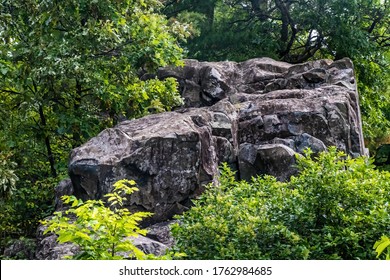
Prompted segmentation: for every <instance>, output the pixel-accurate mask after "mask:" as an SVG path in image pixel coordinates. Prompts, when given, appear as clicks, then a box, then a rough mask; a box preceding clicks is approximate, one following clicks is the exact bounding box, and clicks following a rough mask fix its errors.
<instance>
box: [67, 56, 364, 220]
mask: <svg viewBox="0 0 390 280" xmlns="http://www.w3.org/2000/svg"><path fill="white" fill-rule="evenodd" d="M157 77H159V78H160V79H164V78H167V77H175V78H176V79H177V80H178V82H179V84H180V90H181V94H182V96H183V98H184V101H185V105H184V106H183V107H182V108H178V109H177V110H175V111H174V112H166V113H162V114H156V115H151V116H147V117H144V118H141V119H137V120H129V121H124V122H122V123H120V124H119V125H117V126H115V127H113V128H109V129H106V130H104V131H103V132H101V133H100V134H99V135H98V136H96V137H94V138H92V139H91V140H90V141H88V142H87V143H85V144H84V145H82V146H81V147H78V148H76V149H74V150H73V151H72V153H71V156H70V162H69V175H70V178H71V181H72V184H71V185H72V186H73V188H74V194H75V195H76V196H78V197H80V198H83V199H97V198H101V197H102V196H103V195H104V194H106V193H107V192H110V191H111V189H112V185H113V183H114V182H115V181H117V180H120V179H124V178H127V179H133V180H135V181H136V182H137V183H138V185H139V188H140V191H139V192H136V193H135V194H132V195H131V197H129V199H128V200H127V204H126V205H125V206H126V207H128V208H133V209H136V210H143V211H150V212H153V213H154V216H153V220H151V221H150V222H157V221H164V220H167V219H169V218H171V217H172V216H173V215H174V214H177V213H181V212H182V211H184V210H186V209H187V208H188V207H190V206H191V199H192V198H194V197H196V196H198V195H199V194H200V193H201V192H202V191H203V190H204V185H205V184H207V183H209V182H213V181H214V180H216V177H217V175H218V166H219V165H220V164H221V163H222V162H227V163H228V164H229V165H230V166H231V167H232V168H234V169H236V170H237V171H238V172H237V174H238V176H239V177H240V178H244V179H250V178H251V177H252V176H256V175H261V174H271V175H274V176H276V177H277V178H278V179H279V180H288V178H289V177H290V176H291V175H293V174H295V173H296V169H295V166H294V165H295V156H296V154H300V153H302V152H303V151H304V149H306V148H311V149H312V150H313V151H314V152H315V153H318V152H321V151H324V150H326V149H327V147H328V146H336V147H338V148H339V149H340V150H343V151H345V152H346V153H348V154H349V155H351V156H354V157H355V156H358V155H363V154H366V151H365V148H364V143H363V136H362V128H361V120H360V111H359V101H358V100H359V99H358V93H357V89H356V82H355V78H354V72H353V65H352V63H351V61H350V60H349V59H343V60H339V61H330V60H319V61H313V62H308V63H304V64H299V65H291V64H288V63H284V62H278V61H274V60H272V59H269V58H261V59H252V60H248V61H245V62H241V63H236V62H227V61H225V62H199V61H196V60H187V61H186V64H185V66H184V67H181V68H172V67H171V68H163V69H160V70H159V71H158V73H157ZM144 78H147V77H146V76H145V77H144Z"/></svg>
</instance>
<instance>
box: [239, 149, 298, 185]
mask: <svg viewBox="0 0 390 280" xmlns="http://www.w3.org/2000/svg"><path fill="white" fill-rule="evenodd" d="M295 155H296V153H295V152H294V151H293V150H292V149H291V148H289V147H287V146H285V145H283V144H265V145H253V144H249V143H245V144H242V145H241V146H240V152H239V157H238V165H239V170H240V176H241V178H242V179H245V180H247V181H250V180H251V178H252V177H256V176H258V175H266V174H268V175H272V176H274V177H276V178H277V179H278V180H280V181H286V180H287V179H288V178H290V177H291V176H292V175H294V174H296V172H297V170H296V168H295V163H296V157H295Z"/></svg>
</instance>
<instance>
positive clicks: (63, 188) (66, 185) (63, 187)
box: [54, 178, 74, 211]
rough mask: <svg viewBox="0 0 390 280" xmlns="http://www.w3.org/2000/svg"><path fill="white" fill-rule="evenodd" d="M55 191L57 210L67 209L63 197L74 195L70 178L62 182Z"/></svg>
mask: <svg viewBox="0 0 390 280" xmlns="http://www.w3.org/2000/svg"><path fill="white" fill-rule="evenodd" d="M54 191H55V201H54V206H55V209H56V211H61V210H63V209H64V208H65V207H66V205H64V203H63V201H62V199H61V197H62V196H64V195H73V192H74V189H73V185H72V181H71V180H70V179H69V178H67V179H64V180H62V181H61V182H60V183H59V184H58V185H57V186H56V187H55V189H54Z"/></svg>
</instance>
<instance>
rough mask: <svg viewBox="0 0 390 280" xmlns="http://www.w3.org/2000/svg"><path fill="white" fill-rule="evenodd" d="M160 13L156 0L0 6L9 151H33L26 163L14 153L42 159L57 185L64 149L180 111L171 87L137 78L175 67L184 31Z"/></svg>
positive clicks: (0, 71) (0, 81)
mask: <svg viewBox="0 0 390 280" xmlns="http://www.w3.org/2000/svg"><path fill="white" fill-rule="evenodd" d="M160 6H161V3H160V2H159V1H157V0H137V1H130V0H126V1H113V0H102V1H91V0H82V1H80V0H65V1H49V0H44V1H38V0H26V1H25V0H23V1H22V0H17V1H15V0H12V1H11V0H4V1H1V3H0V34H1V38H2V39H1V40H0V93H1V95H2V96H1V97H2V98H1V101H0V111H1V112H4V114H5V116H7V117H9V118H5V119H3V120H1V121H0V124H1V128H2V129H1V130H4V131H5V135H11V137H12V139H10V140H9V141H6V143H7V144H8V148H10V149H15V150H17V151H21V150H25V147H26V146H27V147H31V146H32V149H31V150H28V153H29V157H28V159H26V158H25V157H23V156H22V155H23V153H20V154H18V155H15V156H17V157H18V164H20V165H21V166H23V165H24V164H26V163H25V162H24V160H27V161H28V163H27V165H30V166H31V165H32V164H30V163H31V159H32V158H35V159H39V160H41V161H43V163H44V164H43V165H42V167H45V168H42V170H44V171H48V173H49V175H52V176H54V177H55V176H56V175H57V174H58V169H59V168H61V167H63V165H64V163H66V156H67V153H68V151H69V149H70V148H72V147H75V146H78V145H80V144H81V143H82V142H83V141H85V139H87V138H89V137H91V136H92V135H95V134H96V133H97V132H98V131H99V130H101V129H102V128H103V127H106V126H107V125H112V124H115V123H116V122H117V121H118V119H119V118H123V117H125V118H134V117H139V116H142V115H145V114H147V113H149V111H150V110H151V109H153V110H158V111H166V110H170V109H171V108H172V107H173V106H177V105H180V104H181V102H182V101H181V98H180V97H179V95H178V92H177V84H176V81H175V80H173V79H166V80H163V81H160V80H157V79H151V80H149V81H147V82H145V81H141V80H140V78H139V76H140V74H142V73H144V72H145V71H147V72H153V71H154V70H156V69H157V68H158V67H161V66H166V65H169V64H172V65H181V64H182V62H181V60H180V59H181V55H182V49H181V48H180V46H179V45H178V41H179V40H181V39H184V38H185V36H186V34H187V31H186V27H185V26H183V25H180V24H178V23H177V22H176V21H173V22H168V21H167V20H166V19H165V17H164V16H162V15H161V14H158V10H159V8H160ZM8 120H9V121H8ZM1 136H2V135H0V138H1ZM30 143H33V144H34V145H29V144H30ZM58 165H60V166H58ZM47 167H49V168H47Z"/></svg>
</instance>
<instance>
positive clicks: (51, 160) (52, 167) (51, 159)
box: [39, 105, 57, 177]
mask: <svg viewBox="0 0 390 280" xmlns="http://www.w3.org/2000/svg"><path fill="white" fill-rule="evenodd" d="M39 117H40V118H41V124H42V129H43V130H44V134H45V145H46V150H47V158H48V159H49V163H50V170H51V174H52V176H53V177H57V171H56V168H55V162H54V155H53V151H52V149H51V143H50V137H49V135H48V134H47V133H46V131H45V130H46V125H47V123H46V117H45V113H44V112H43V106H42V105H39Z"/></svg>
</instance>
